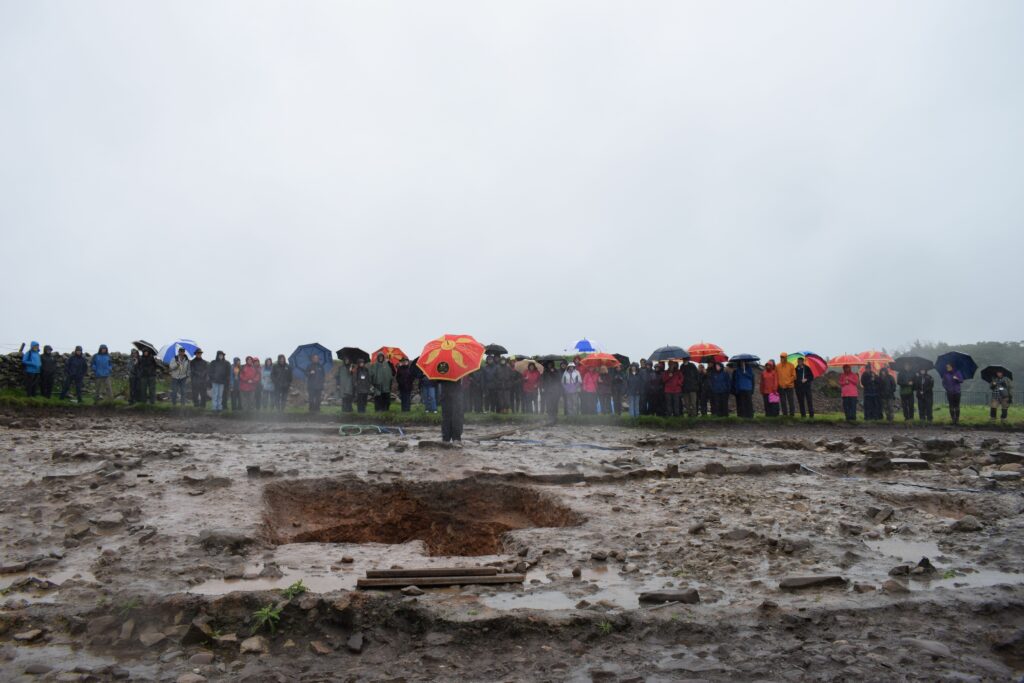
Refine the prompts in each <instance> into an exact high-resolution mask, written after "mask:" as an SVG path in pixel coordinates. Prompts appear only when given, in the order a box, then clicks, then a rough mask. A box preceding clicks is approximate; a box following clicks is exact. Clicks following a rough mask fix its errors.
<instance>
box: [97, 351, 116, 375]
mask: <svg viewBox="0 0 1024 683" xmlns="http://www.w3.org/2000/svg"><path fill="white" fill-rule="evenodd" d="M113 369H114V368H113V366H112V365H111V363H110V354H109V353H97V354H96V355H95V356H93V357H92V374H94V375H96V376H97V377H110V373H111V372H112V371H113Z"/></svg>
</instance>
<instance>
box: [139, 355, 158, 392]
mask: <svg viewBox="0 0 1024 683" xmlns="http://www.w3.org/2000/svg"><path fill="white" fill-rule="evenodd" d="M139 402H140V403H148V404H149V405H153V404H154V403H156V356H155V355H153V352H152V351H151V350H150V349H143V350H142V357H141V358H139Z"/></svg>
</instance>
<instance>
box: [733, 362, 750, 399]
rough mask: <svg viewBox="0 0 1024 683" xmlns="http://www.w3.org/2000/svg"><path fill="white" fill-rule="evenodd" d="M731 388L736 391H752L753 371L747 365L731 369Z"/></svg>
mask: <svg viewBox="0 0 1024 683" xmlns="http://www.w3.org/2000/svg"><path fill="white" fill-rule="evenodd" d="M732 390H733V391H735V392H736V393H741V392H746V391H749V392H751V393H753V392H754V371H753V370H752V369H751V368H750V366H749V365H748V366H746V367H737V368H736V369H735V370H733V371H732Z"/></svg>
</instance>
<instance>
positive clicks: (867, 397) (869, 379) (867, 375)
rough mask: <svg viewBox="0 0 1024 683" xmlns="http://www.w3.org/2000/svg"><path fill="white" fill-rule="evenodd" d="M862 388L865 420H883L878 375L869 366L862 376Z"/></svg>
mask: <svg viewBox="0 0 1024 683" xmlns="http://www.w3.org/2000/svg"><path fill="white" fill-rule="evenodd" d="M860 386H861V388H862V389H863V390H864V419H865V420H881V419H882V406H881V404H880V402H879V395H878V375H876V374H875V369H874V368H873V367H871V366H870V365H868V366H867V367H866V368H864V372H862V373H861V375H860Z"/></svg>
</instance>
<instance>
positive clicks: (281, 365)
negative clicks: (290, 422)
mask: <svg viewBox="0 0 1024 683" xmlns="http://www.w3.org/2000/svg"><path fill="white" fill-rule="evenodd" d="M270 381H271V383H273V385H274V408H276V409H277V412H279V413H283V412H284V407H285V405H286V404H287V403H288V392H289V391H290V390H291V388H292V366H290V365H288V359H287V358H285V357H284V354H283V353H279V354H277V362H276V363H274V367H273V368H271V369H270Z"/></svg>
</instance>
